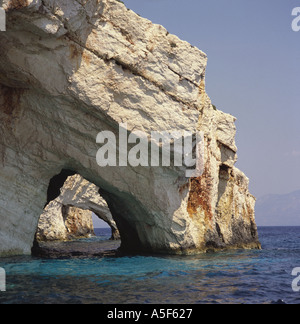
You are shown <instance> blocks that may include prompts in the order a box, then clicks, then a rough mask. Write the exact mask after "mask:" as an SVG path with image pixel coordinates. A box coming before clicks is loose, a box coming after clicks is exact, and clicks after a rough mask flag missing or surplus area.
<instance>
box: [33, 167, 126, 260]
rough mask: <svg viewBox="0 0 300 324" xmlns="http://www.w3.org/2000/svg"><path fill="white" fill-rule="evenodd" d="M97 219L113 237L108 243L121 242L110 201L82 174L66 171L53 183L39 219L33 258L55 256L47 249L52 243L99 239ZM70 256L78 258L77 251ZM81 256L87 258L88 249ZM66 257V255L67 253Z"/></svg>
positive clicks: (82, 250)
mask: <svg viewBox="0 0 300 324" xmlns="http://www.w3.org/2000/svg"><path fill="white" fill-rule="evenodd" d="M93 217H94V219H95V217H98V218H99V219H100V220H102V222H104V223H106V224H107V225H108V228H110V230H111V231H110V232H107V231H106V234H107V233H110V237H107V239H109V240H111V241H119V240H120V234H119V230H118V228H117V225H116V222H115V221H114V219H113V217H112V214H111V212H110V209H109V207H108V205H107V203H106V201H105V200H104V199H103V197H101V195H100V194H99V188H98V187H97V186H96V185H94V184H93V183H91V182H89V181H87V180H86V179H84V178H83V177H82V176H80V175H79V174H78V173H76V172H74V171H72V170H68V169H63V170H62V171H61V172H60V173H59V174H57V175H55V176H54V177H53V178H51V180H50V182H49V187H48V191H47V204H46V205H45V208H44V211H43V213H42V215H41V216H40V218H39V222H38V226H37V230H36V234H35V240H34V244H33V248H32V254H33V255H36V256H41V255H42V256H46V255H47V254H48V255H49V256H51V254H53V251H52V252H51V253H50V252H49V251H48V252H47V250H49V247H50V249H51V250H53V249H52V246H51V245H49V244H48V245H47V243H49V242H52V243H53V242H56V243H58V242H70V241H76V240H78V239H82V238H91V237H92V238H95V237H97V234H99V230H98V231H97V232H96V233H95V227H94V221H93ZM102 232H103V231H102ZM94 242H96V240H94ZM113 246H114V247H117V246H118V243H117V242H116V244H114V245H113ZM57 247H58V246H57V245H56V253H54V254H55V255H58V256H59V249H57ZM61 248H63V246H61ZM100 248H101V247H100ZM75 249H76V246H75ZM102 249H103V247H102ZM90 250H91V248H89V249H88V250H87V251H86V253H87V255H88V254H90V253H91V252H90ZM69 252H70V255H72V254H74V251H72V250H70V249H69ZM75 252H76V251H75ZM78 253H79V254H80V255H83V256H84V254H85V250H84V248H81V251H80V252H78ZM95 253H96V252H95ZM62 254H63V255H64V254H66V253H65V251H64V249H63V251H62ZM75 254H76V253H75Z"/></svg>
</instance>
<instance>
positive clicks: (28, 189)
mask: <svg viewBox="0 0 300 324" xmlns="http://www.w3.org/2000/svg"><path fill="white" fill-rule="evenodd" d="M4 4H5V8H6V10H7V32H4V33H0V119H1V121H0V131H1V138H0V164H1V168H0V207H1V209H0V220H1V226H0V254H2V255H3V254H18V253H30V248H31V245H32V242H33V238H34V234H35V231H36V228H37V223H38V219H39V215H40V214H41V212H42V209H43V207H44V205H45V203H46V201H47V189H48V186H49V181H50V179H51V178H52V177H53V176H54V175H56V174H59V173H60V172H61V170H62V169H70V170H73V171H74V172H76V173H78V174H80V175H81V176H83V177H84V178H85V179H87V180H89V181H90V182H92V183H94V184H95V185H96V186H97V187H99V188H101V189H100V192H101V195H102V196H103V197H104V198H105V200H106V201H107V203H108V205H109V208H110V210H111V212H112V215H113V217H114V219H115V221H116V223H117V226H118V228H119V230H120V234H121V238H122V247H121V248H122V249H123V250H124V251H143V252H153V251H155V252H162V253H194V252H196V253H197V252H202V251H206V250H207V249H212V248H214V249H216V248H224V247H243V248H259V247H260V244H259V241H258V236H257V229H256V225H255V219H254V203H255V199H254V197H253V196H252V195H251V194H249V192H248V179H247V178H246V176H245V175H244V174H243V173H241V172H240V171H239V170H237V169H236V168H235V167H234V164H235V162H236V151H237V149H236V145H235V140H234V137H235V132H236V129H235V125H234V122H235V118H234V117H232V116H230V115H228V114H225V113H222V112H220V111H218V110H215V109H213V106H212V105H211V101H210V99H209V97H208V96H207V94H206V92H205V69H206V63H207V57H206V55H205V54H204V53H203V52H201V51H200V50H198V49H197V48H194V47H192V46H191V45H190V44H188V43H186V42H184V41H181V40H179V39H178V38H177V37H176V36H174V35H171V34H169V33H168V32H167V30H166V29H164V28H163V27H162V26H158V25H154V24H152V23H151V22H150V21H148V20H146V19H143V18H141V17H139V16H138V15H136V14H135V13H133V12H132V11H130V10H127V8H126V7H125V6H124V5H123V4H121V3H120V2H118V1H114V0H101V1H98V0H91V1H88V2H86V1H78V0H77V1H75V0H74V1H73V0H70V1H62V0H56V1H53V0H43V1H41V0H26V1H7V0H6V1H4ZM121 123H127V127H128V130H129V131H132V130H140V131H144V132H146V133H150V132H151V131H165V130H183V129H184V130H190V131H193V132H196V131H202V132H203V133H204V173H203V175H202V176H201V177H199V178H193V179H188V178H186V177H185V169H184V168H180V167H141V166H140V167H136V168H134V167H106V168H101V167H99V166H98V165H97V163H96V158H95V156H96V152H97V150H98V149H99V146H98V145H97V144H96V143H95V139H96V136H97V134H98V133H99V132H100V131H107V130H108V131H112V132H114V133H115V134H117V133H118V127H119V124H121Z"/></svg>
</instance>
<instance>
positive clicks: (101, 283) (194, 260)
mask: <svg viewBox="0 0 300 324" xmlns="http://www.w3.org/2000/svg"><path fill="white" fill-rule="evenodd" d="M98 234H99V235H102V236H99V237H98V238H96V240H103V239H107V238H109V234H110V233H109V232H108V231H107V230H100V231H98ZM259 235H260V240H261V243H262V246H263V250H262V251H243V250H241V251H226V252H220V253H215V254H205V255H200V256H190V257H168V256H148V257H146V256H135V257H119V258H118V257H106V258H93V259H65V260H45V259H38V258H33V257H15V258H3V259H0V267H2V268H4V269H5V271H6V274H7V278H6V292H0V303H9V304H11V303H104V304H118V303H121V304H126V303H137V304H144V303H151V304H153V303H155V304H156V303H158V304H160V303H163V304H164V303H169V304H171V303H176V304H178V303H179V304H181V303H182V304H189V303H191V304H197V303H274V302H277V301H278V300H282V301H283V302H285V303H300V292H298V293H297V292H293V290H292V286H291V285H292V281H293V280H294V279H295V277H293V276H292V275H291V273H292V270H293V268H295V267H300V227H261V228H259ZM299 285H300V283H299Z"/></svg>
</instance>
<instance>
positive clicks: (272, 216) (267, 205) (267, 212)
mask: <svg viewBox="0 0 300 324" xmlns="http://www.w3.org/2000/svg"><path fill="white" fill-rule="evenodd" d="M256 223H257V225H258V226H300V190H299V191H295V192H292V193H290V194H287V195H267V196H264V197H262V198H260V199H258V200H257V202H256Z"/></svg>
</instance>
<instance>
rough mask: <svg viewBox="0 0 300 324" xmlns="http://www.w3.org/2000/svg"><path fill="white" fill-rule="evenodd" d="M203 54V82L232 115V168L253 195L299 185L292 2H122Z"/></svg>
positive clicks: (298, 44) (299, 64)
mask: <svg viewBox="0 0 300 324" xmlns="http://www.w3.org/2000/svg"><path fill="white" fill-rule="evenodd" d="M124 3H125V4H126V6H127V7H128V8H130V9H132V10H133V11H135V12H136V13H138V14H140V15H141V16H143V17H146V18H148V19H150V20H151V21H153V22H154V23H158V24H161V25H163V26H164V27H165V28H167V29H168V31H169V32H170V33H172V34H176V35H177V36H179V37H180V38H181V39H183V40H186V41H188V42H190V43H191V44H192V45H194V46H197V47H198V48H199V49H201V50H202V51H204V52H205V53H206V54H207V55H208V67H207V75H206V88H207V92H208V94H209V96H210V97H211V99H212V102H213V103H214V104H215V105H216V106H217V107H218V109H220V110H223V111H224V112H227V113H230V114H232V115H234V116H236V117H237V118H238V120H237V128H238V133H237V145H238V148H239V151H238V155H239V162H238V164H237V166H238V167H239V168H240V169H242V170H243V171H244V172H245V173H246V174H247V176H248V177H249V178H250V189H251V192H252V193H253V194H254V195H256V196H257V197H260V196H263V195H265V194H270V193H277V194H284V193H288V192H291V191H294V190H298V189H300V172H299V171H300V170H299V166H300V129H299V121H300V110H299V108H300V107H299V105H300V89H299V83H300V82H299V80H300V32H298V33H296V32H293V31H292V28H291V23H292V20H293V17H292V16H291V13H292V9H293V8H294V7H299V6H300V3H299V1H295V0H251V1H250V0H247V1H246V0H226V1H225V0H209V1H208V0H206V1H204V0H184V1H183V0H124Z"/></svg>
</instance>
